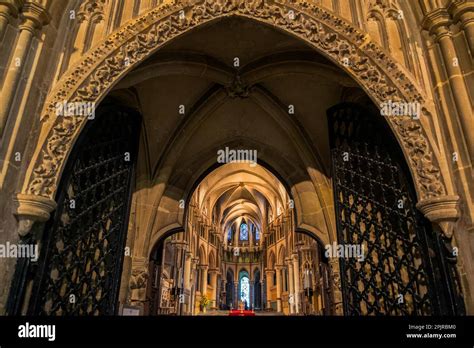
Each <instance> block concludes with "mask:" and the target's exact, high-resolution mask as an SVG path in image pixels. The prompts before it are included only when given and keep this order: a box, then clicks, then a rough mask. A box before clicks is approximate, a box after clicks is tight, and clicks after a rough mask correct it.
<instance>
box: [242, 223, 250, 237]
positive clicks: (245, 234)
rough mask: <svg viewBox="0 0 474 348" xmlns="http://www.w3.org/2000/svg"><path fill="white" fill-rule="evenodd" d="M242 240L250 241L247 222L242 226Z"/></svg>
mask: <svg viewBox="0 0 474 348" xmlns="http://www.w3.org/2000/svg"><path fill="white" fill-rule="evenodd" d="M240 240H249V227H248V225H247V224H246V223H245V222H242V223H241V224H240Z"/></svg>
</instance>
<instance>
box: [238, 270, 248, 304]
mask: <svg viewBox="0 0 474 348" xmlns="http://www.w3.org/2000/svg"><path fill="white" fill-rule="evenodd" d="M240 300H241V301H242V302H244V303H245V302H246V303H247V305H249V304H250V281H249V278H248V277H245V276H244V277H242V279H241V280H240Z"/></svg>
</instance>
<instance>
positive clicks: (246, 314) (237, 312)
mask: <svg viewBox="0 0 474 348" xmlns="http://www.w3.org/2000/svg"><path fill="white" fill-rule="evenodd" d="M229 316H231V317H254V316H255V312H254V311H246V310H242V309H231V310H230V311H229Z"/></svg>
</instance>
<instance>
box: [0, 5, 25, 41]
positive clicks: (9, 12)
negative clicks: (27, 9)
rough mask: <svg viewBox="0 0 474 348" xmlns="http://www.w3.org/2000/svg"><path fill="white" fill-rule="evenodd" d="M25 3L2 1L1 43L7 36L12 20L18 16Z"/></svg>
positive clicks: (0, 13) (0, 7) (0, 10)
mask: <svg viewBox="0 0 474 348" xmlns="http://www.w3.org/2000/svg"><path fill="white" fill-rule="evenodd" d="M23 3H24V0H1V1H0V41H1V40H2V39H3V36H4V35H5V31H6V29H7V25H8V23H9V22H10V18H11V17H16V16H18V9H19V8H20V7H21V6H22V5H23Z"/></svg>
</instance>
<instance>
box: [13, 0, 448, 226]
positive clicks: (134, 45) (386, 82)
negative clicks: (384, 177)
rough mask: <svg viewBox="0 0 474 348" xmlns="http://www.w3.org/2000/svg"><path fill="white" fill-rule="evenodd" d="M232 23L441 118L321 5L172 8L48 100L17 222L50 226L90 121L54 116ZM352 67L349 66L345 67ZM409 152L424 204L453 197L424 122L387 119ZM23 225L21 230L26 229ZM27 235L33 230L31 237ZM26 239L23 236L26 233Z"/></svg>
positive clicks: (393, 66) (87, 61)
mask: <svg viewBox="0 0 474 348" xmlns="http://www.w3.org/2000/svg"><path fill="white" fill-rule="evenodd" d="M227 16H241V17H245V18H249V19H251V20H255V21H257V22H260V23H262V24H265V25H269V26H273V27H275V28H276V29H278V30H281V31H284V32H286V33H288V34H290V35H292V36H294V37H297V38H299V39H301V40H303V41H305V42H306V43H307V44H309V45H310V46H311V47H312V48H314V49H315V50H316V51H317V52H319V53H321V54H322V55H324V56H325V57H327V58H329V59H330V60H331V61H333V62H334V63H335V64H336V65H337V66H339V67H340V68H341V69H343V70H345V71H346V72H347V73H348V74H349V75H350V76H351V77H352V78H353V79H354V80H355V81H356V82H357V83H358V84H359V85H360V86H361V87H362V88H363V89H364V90H365V91H366V92H367V94H368V95H369V97H370V98H371V99H372V100H373V101H374V102H375V104H376V105H380V104H381V103H383V102H384V101H386V100H388V99H390V100H392V101H406V102H418V103H420V104H421V107H422V112H423V117H424V116H428V117H429V116H430V115H432V114H434V111H433V110H434V108H433V105H432V102H429V101H428V100H427V99H426V96H425V95H424V93H422V92H421V91H420V88H419V86H418V85H416V84H415V83H414V82H413V81H412V79H411V77H410V76H408V74H407V73H405V69H404V68H403V67H402V66H401V65H400V64H397V63H396V62H395V61H394V60H393V59H392V58H391V57H389V56H388V54H387V53H386V52H384V51H383V50H382V49H381V48H380V47H379V46H378V45H377V44H376V43H375V42H374V41H373V40H372V39H371V38H370V37H369V36H368V35H364V34H363V33H362V32H360V31H359V30H357V29H356V28H355V27H353V26H352V25H350V24H349V23H347V22H345V21H344V20H342V19H341V18H339V17H337V16H335V15H333V14H331V13H329V12H327V11H326V10H324V9H322V8H321V7H320V6H318V5H316V4H308V3H302V4H298V3H289V2H288V1H283V0H273V1H244V2H234V1H222V2H217V3H216V2H210V1H207V0H200V1H197V2H194V3H193V4H191V3H190V2H183V3H180V2H177V3H175V4H173V5H171V4H165V5H162V6H157V7H156V8H154V9H152V10H150V11H148V12H146V13H144V14H143V15H141V16H140V17H139V18H137V19H134V20H132V21H130V22H129V23H128V24H126V25H124V26H123V27H122V28H120V29H119V30H117V31H115V32H114V33H113V34H111V35H110V36H109V37H108V38H106V39H105V40H104V41H102V43H100V44H99V45H97V46H96V47H95V48H94V49H92V50H91V51H90V52H89V53H87V54H86V55H85V56H84V57H83V58H82V59H80V60H79V62H78V63H77V64H75V65H74V67H72V68H71V69H70V70H68V72H66V73H65V74H64V76H63V77H62V78H61V80H60V81H59V82H58V83H57V85H56V87H55V88H54V89H53V90H52V91H51V92H50V93H49V95H48V97H47V99H46V102H45V104H44V107H43V111H42V113H41V131H40V136H39V140H38V146H37V147H36V150H35V152H34V154H33V158H32V160H31V161H30V165H29V167H28V170H27V173H26V176H25V179H24V182H23V186H22V189H21V193H20V194H18V195H17V202H18V208H17V215H19V217H20V218H21V219H20V220H22V219H24V221H23V222H24V225H23V228H25V229H29V228H31V221H32V220H39V221H44V220H46V219H48V218H49V213H50V212H51V211H52V210H53V209H54V208H55V202H54V195H55V192H56V190H57V185H58V181H59V178H60V176H61V173H62V170H63V168H64V165H65V162H66V160H67V158H68V156H69V153H70V151H71V149H72V147H73V144H74V143H75V141H76V139H77V138H78V136H79V134H80V132H81V130H82V129H83V127H84V125H85V123H86V121H87V119H86V118H81V117H55V106H56V105H57V104H58V103H62V102H64V101H68V102H74V101H82V102H91V103H96V104H98V103H99V102H100V101H101V100H102V99H103V98H104V97H105V96H106V95H107V93H108V92H109V91H110V90H111V89H112V88H113V87H114V86H115V85H116V84H117V83H118V82H119V81H120V80H121V79H122V78H123V77H124V76H125V75H126V74H127V73H128V72H129V71H130V70H132V69H133V68H134V67H136V66H137V65H138V64H139V63H140V62H142V61H144V60H145V59H146V58H147V57H149V56H151V55H152V54H153V53H154V52H156V51H157V50H158V49H159V48H160V47H162V46H163V45H164V44H166V43H168V42H169V41H171V40H173V39H175V38H176V37H178V36H180V35H181V34H184V33H186V32H188V31H190V30H192V29H193V28H196V27H198V26H200V25H204V24H206V23H210V22H211V21H214V20H216V19H219V18H224V17H227ZM344 62H346V63H347V62H350V64H344ZM388 123H389V125H390V127H391V129H392V130H393V132H394V133H395V136H396V138H397V140H398V142H399V143H400V145H401V148H402V150H403V152H404V155H405V158H406V160H407V163H408V165H409V168H410V171H411V173H412V176H413V179H414V180H413V181H414V183H415V187H416V190H417V195H418V199H419V200H420V201H423V200H427V201H431V200H433V199H436V198H438V197H440V196H443V195H446V193H447V192H446V191H447V190H446V185H445V182H444V181H443V179H442V175H441V170H440V166H439V163H438V159H437V158H438V157H437V154H438V152H437V148H436V147H435V146H433V144H432V143H431V139H430V138H429V136H428V134H431V133H429V132H427V131H426V130H425V128H424V126H423V123H422V122H421V121H420V120H414V119H412V118H411V117H409V116H400V117H397V118H388ZM21 229H22V225H21V224H20V230H21ZM26 232H27V231H26ZM20 233H21V232H20Z"/></svg>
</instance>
